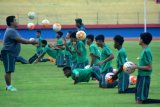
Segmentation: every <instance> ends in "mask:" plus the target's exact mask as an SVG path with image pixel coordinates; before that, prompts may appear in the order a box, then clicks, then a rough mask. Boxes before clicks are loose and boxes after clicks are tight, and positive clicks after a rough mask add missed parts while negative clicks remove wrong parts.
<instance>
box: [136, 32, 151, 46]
mask: <svg viewBox="0 0 160 107" xmlns="http://www.w3.org/2000/svg"><path fill="white" fill-rule="evenodd" d="M151 41H152V34H150V33H149V32H145V33H141V34H140V42H139V45H142V44H145V45H149V44H150V42H151Z"/></svg>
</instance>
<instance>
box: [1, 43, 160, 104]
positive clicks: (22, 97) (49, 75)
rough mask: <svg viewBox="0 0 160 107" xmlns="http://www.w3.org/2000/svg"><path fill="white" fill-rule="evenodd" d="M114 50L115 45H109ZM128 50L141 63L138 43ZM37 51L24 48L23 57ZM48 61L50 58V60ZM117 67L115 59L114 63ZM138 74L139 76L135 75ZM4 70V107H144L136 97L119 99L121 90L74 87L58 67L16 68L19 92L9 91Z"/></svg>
mask: <svg viewBox="0 0 160 107" xmlns="http://www.w3.org/2000/svg"><path fill="white" fill-rule="evenodd" d="M107 44H108V45H109V46H110V47H111V48H112V50H113V53H114V55H116V50H115V49H113V43H112V42H108V43H107ZM159 46H160V43H159V41H153V42H152V43H151V48H152V52H153V74H152V81H151V87H150V94H149V97H150V98H157V99H158V98H159V99H160V91H159V90H160V85H159V83H160V78H159V76H160V72H159V71H160V68H159V62H160V58H159V52H160V51H159ZM124 47H125V48H126V50H127V53H128V59H129V60H131V61H134V62H138V60H137V59H136V58H137V57H138V56H139V53H140V51H141V47H140V46H138V42H126V43H125V44H124ZM34 50H35V47H33V46H31V45H25V46H24V45H23V46H22V51H21V55H22V56H24V57H25V58H29V57H30V56H31V55H33V54H34ZM46 57H47V56H46ZM113 66H114V67H115V59H114V60H113ZM135 74H137V73H136V72H135ZM3 75H4V69H3V65H2V63H1V62H0V107H105V106H106V107H141V106H142V105H137V104H135V101H134V95H133V94H125V95H119V94H117V88H115V89H100V88H98V84H97V83H96V82H95V81H90V82H89V83H80V84H78V85H73V81H72V80H71V79H68V78H65V77H64V75H63V72H62V70H61V68H57V67H56V66H55V64H54V63H49V62H47V63H38V64H28V65H23V64H20V63H17V64H16V72H15V73H14V74H13V79H12V80H13V84H14V86H16V87H17V89H18V91H17V92H13V93H12V92H7V91H6V90H5V82H4V76H3ZM143 106H144V107H159V105H143Z"/></svg>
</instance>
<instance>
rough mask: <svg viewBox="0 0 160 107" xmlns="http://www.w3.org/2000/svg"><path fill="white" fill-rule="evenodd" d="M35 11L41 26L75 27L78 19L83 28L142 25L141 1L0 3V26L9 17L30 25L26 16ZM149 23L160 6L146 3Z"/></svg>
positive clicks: (4, 0)
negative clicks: (58, 24)
mask: <svg viewBox="0 0 160 107" xmlns="http://www.w3.org/2000/svg"><path fill="white" fill-rule="evenodd" d="M29 11H34V12H36V13H37V14H38V19H35V20H32V22H35V23H37V22H38V23H39V24H41V21H42V20H43V19H44V18H47V19H48V20H49V21H50V22H51V24H52V23H55V22H57V23H61V24H74V19H75V18H77V17H81V18H83V20H84V23H85V24H97V23H98V24H117V23H119V24H125V23H127V24H131V23H133V24H134V23H143V0H0V13H1V15H0V24H5V18H6V16H8V15H17V17H18V18H19V20H18V21H19V23H20V24H27V23H28V22H31V20H29V19H28V18H27V13H28V12H29ZM147 13H148V14H147V17H148V20H147V22H148V23H159V21H160V19H159V14H160V5H158V4H156V3H155V0H147Z"/></svg>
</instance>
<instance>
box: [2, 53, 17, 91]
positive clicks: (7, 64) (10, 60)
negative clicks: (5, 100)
mask: <svg viewBox="0 0 160 107" xmlns="http://www.w3.org/2000/svg"><path fill="white" fill-rule="evenodd" d="M15 59H16V58H15V57H14V56H12V55H10V54H9V53H8V52H5V51H2V60H3V65H4V68H5V72H6V73H5V81H6V85H7V88H6V89H7V90H8V91H16V88H14V87H13V86H12V85H11V73H12V72H14V70H15Z"/></svg>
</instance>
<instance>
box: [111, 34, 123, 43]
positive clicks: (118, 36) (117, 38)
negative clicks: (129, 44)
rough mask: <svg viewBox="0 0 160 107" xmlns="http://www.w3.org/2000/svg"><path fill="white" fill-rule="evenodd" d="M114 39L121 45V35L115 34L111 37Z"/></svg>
mask: <svg viewBox="0 0 160 107" xmlns="http://www.w3.org/2000/svg"><path fill="white" fill-rule="evenodd" d="M113 40H114V41H116V42H118V43H119V44H120V45H123V42H124V38H123V36H121V35H116V36H115V37H114V38H113Z"/></svg>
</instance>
